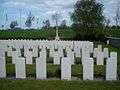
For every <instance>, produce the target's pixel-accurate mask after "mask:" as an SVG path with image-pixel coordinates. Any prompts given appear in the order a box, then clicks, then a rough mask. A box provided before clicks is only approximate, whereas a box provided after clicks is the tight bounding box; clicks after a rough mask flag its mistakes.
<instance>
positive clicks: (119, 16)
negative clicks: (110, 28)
mask: <svg viewBox="0 0 120 90" xmlns="http://www.w3.org/2000/svg"><path fill="white" fill-rule="evenodd" d="M114 20H115V25H116V27H117V26H119V24H120V1H118V5H117V10H116V15H115V17H114Z"/></svg>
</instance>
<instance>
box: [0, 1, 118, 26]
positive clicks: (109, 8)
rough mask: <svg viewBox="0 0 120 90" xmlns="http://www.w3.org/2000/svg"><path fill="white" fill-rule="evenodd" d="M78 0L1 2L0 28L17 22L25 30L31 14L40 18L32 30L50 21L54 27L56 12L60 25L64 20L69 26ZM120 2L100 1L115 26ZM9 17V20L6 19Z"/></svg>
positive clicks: (105, 13) (107, 16)
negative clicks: (53, 17) (53, 18)
mask: <svg viewBox="0 0 120 90" xmlns="http://www.w3.org/2000/svg"><path fill="white" fill-rule="evenodd" d="M76 1H77V0H0V28H1V26H2V25H5V28H9V25H10V22H11V21H14V20H17V21H18V24H19V26H18V27H20V26H21V27H22V28H25V21H26V18H27V16H28V14H29V11H31V12H32V15H33V16H35V19H37V18H39V23H38V24H37V22H36V20H35V21H34V23H33V25H32V28H40V27H42V26H43V21H44V20H47V19H49V20H50V22H51V24H52V25H55V24H54V21H53V20H52V17H51V16H52V15H53V14H55V13H56V12H57V13H59V14H60V17H59V24H60V22H61V21H62V20H66V21H67V25H71V24H72V21H71V20H70V13H72V12H73V10H74V4H75V3H76ZM118 1H119V0H99V2H101V3H102V4H103V5H104V13H103V14H104V15H105V17H106V18H108V19H110V20H111V24H112V25H113V24H114V20H113V17H115V12H116V10H117V8H116V6H117V5H118ZM6 17H7V18H6ZM20 17H21V19H20Z"/></svg>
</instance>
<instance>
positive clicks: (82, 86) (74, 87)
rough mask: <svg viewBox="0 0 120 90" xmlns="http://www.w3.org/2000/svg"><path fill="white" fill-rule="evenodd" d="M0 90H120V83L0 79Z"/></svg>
mask: <svg viewBox="0 0 120 90" xmlns="http://www.w3.org/2000/svg"><path fill="white" fill-rule="evenodd" d="M0 90H120V81H113V82H107V81H62V80H15V79H0Z"/></svg>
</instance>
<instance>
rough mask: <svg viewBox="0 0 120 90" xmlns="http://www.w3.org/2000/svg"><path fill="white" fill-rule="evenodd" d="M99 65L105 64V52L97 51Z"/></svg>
mask: <svg viewBox="0 0 120 90" xmlns="http://www.w3.org/2000/svg"><path fill="white" fill-rule="evenodd" d="M96 60H97V65H104V54H103V52H98V53H97V59H96Z"/></svg>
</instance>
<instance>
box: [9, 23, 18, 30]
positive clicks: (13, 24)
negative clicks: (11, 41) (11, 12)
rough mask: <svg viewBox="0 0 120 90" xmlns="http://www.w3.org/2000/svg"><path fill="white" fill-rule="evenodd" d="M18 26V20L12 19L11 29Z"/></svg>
mask: <svg viewBox="0 0 120 90" xmlns="http://www.w3.org/2000/svg"><path fill="white" fill-rule="evenodd" d="M16 26H18V23H17V21H11V23H10V28H11V29H15V27H16Z"/></svg>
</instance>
